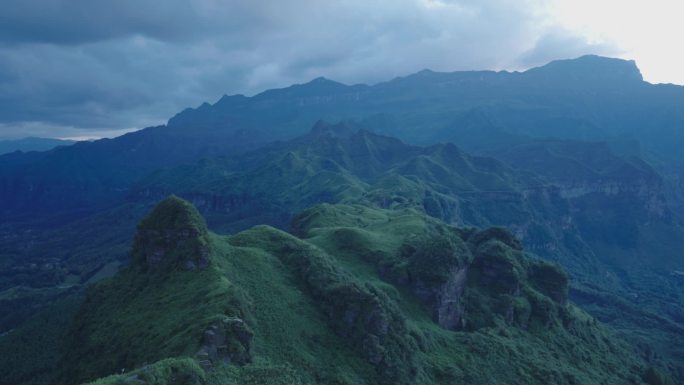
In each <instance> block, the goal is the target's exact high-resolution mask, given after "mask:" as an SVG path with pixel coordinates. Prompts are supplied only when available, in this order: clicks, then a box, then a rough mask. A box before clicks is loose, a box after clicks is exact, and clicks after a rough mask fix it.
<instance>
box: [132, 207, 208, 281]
mask: <svg viewBox="0 0 684 385" xmlns="http://www.w3.org/2000/svg"><path fill="white" fill-rule="evenodd" d="M208 232H209V231H208V229H207V224H206V223H205V221H204V218H202V216H201V215H200V213H199V212H198V211H197V209H196V208H195V207H194V206H193V205H192V204H191V203H190V202H188V201H185V200H183V199H180V198H178V197H176V196H175V195H171V196H169V197H168V198H166V199H164V200H163V201H161V202H160V203H159V204H158V205H157V206H156V207H155V208H154V209H153V210H152V212H150V214H148V215H147V217H145V218H144V219H143V220H142V221H141V222H140V224H139V225H138V232H137V234H136V236H135V242H134V245H133V258H134V261H136V262H137V263H138V264H139V265H142V267H146V268H147V269H158V268H161V267H164V266H166V267H182V268H183V269H186V270H194V269H196V268H197V267H199V268H205V267H206V266H207V265H208V264H209V260H208V257H209V247H208V239H207V236H208Z"/></svg>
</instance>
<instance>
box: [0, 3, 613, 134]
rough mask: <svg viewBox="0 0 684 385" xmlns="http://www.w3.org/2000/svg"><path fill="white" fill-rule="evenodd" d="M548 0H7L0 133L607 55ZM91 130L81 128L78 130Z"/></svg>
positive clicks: (109, 126)
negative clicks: (276, 90)
mask: <svg viewBox="0 0 684 385" xmlns="http://www.w3.org/2000/svg"><path fill="white" fill-rule="evenodd" d="M547 4H548V2H547V1H544V0H517V1H513V0H484V1H482V0H480V1H476V0H375V1H370V0H364V1H362V0H347V1H330V2H327V1H326V2H322V1H316V0H291V1H287V2H284V1H281V0H260V1H243V0H234V1H220V0H169V1H165V2H158V1H151V0H136V1H133V0H118V1H104V0H7V1H5V2H4V3H3V11H2V12H1V13H0V137H17V136H27V135H34V134H40V135H43V136H45V135H46V133H48V132H50V133H51V134H50V135H49V136H57V137H59V136H79V134H78V133H79V132H81V131H82V132H84V133H85V134H83V133H82V134H80V135H81V136H92V135H95V136H97V135H98V133H104V132H107V133H110V132H113V131H112V130H117V129H130V128H135V127H138V128H140V127H144V126H148V125H152V124H159V123H163V122H164V121H165V120H166V119H167V118H169V117H170V116H171V115H173V114H174V113H175V112H177V111H179V110H181V109H182V108H184V107H187V106H195V105H198V104H200V103H201V102H203V101H214V100H217V99H218V98H219V97H220V96H221V95H223V94H224V93H228V94H233V93H245V94H253V93H256V92H259V91H262V90H264V89H267V88H272V87H279V86H286V85H289V84H291V83H297V82H305V81H308V80H310V79H312V78H315V77H318V76H326V77H329V78H332V79H335V80H338V81H342V82H346V83H359V82H366V83H373V82H378V81H383V80H387V79H390V78H392V77H394V76H399V75H405V74H408V73H411V72H415V71H418V70H421V69H424V68H430V69H433V70H440V71H453V70H467V69H524V68H528V67H531V66H535V65H540V64H543V63H545V62H547V61H549V60H552V59H556V58H566V57H574V56H579V55H581V54H586V53H597V54H608V55H610V54H616V53H618V52H619V51H618V50H617V48H615V46H614V45H611V44H606V43H603V42H601V43H591V42H588V41H587V39H586V38H584V37H582V35H579V34H578V33H575V32H572V31H570V30H568V29H567V28H562V27H560V26H558V25H556V24H554V22H553V20H552V19H551V17H550V14H549V12H548V9H547ZM86 130H89V131H86Z"/></svg>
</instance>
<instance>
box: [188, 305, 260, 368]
mask: <svg viewBox="0 0 684 385" xmlns="http://www.w3.org/2000/svg"><path fill="white" fill-rule="evenodd" d="M253 336H254V333H253V332H252V330H251V329H250V328H249V326H247V324H246V323H245V322H244V321H243V320H242V319H240V318H237V317H225V318H223V319H221V320H219V321H216V322H214V323H213V324H211V326H209V328H207V330H206V331H205V332H204V336H203V338H202V346H201V347H200V350H199V351H198V352H197V360H198V361H199V363H200V365H201V366H202V367H203V368H204V369H211V368H212V367H213V366H214V365H215V364H217V363H220V362H226V363H233V364H236V365H244V364H247V363H250V362H252V354H251V346H252V337H253Z"/></svg>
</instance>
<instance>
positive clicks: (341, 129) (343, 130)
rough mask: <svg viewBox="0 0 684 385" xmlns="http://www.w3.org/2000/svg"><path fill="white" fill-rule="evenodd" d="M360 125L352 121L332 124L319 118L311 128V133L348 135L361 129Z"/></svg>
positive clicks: (316, 134) (318, 134)
mask: <svg viewBox="0 0 684 385" xmlns="http://www.w3.org/2000/svg"><path fill="white" fill-rule="evenodd" d="M359 128H360V127H359V126H358V125H357V124H355V123H353V122H350V121H341V122H339V123H337V124H331V123H328V122H326V121H324V120H319V121H317V122H316V124H314V126H313V127H312V128H311V135H314V136H321V135H328V136H333V137H348V136H351V135H353V134H355V133H356V132H358V131H359Z"/></svg>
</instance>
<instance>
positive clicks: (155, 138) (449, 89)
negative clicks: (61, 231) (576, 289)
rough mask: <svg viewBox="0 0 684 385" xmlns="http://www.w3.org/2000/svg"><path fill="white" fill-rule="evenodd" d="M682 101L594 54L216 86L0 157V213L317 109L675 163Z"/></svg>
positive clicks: (682, 94) (47, 202)
mask: <svg viewBox="0 0 684 385" xmlns="http://www.w3.org/2000/svg"><path fill="white" fill-rule="evenodd" d="M682 102H684V87H679V86H673V85H652V84H649V83H647V82H644V81H642V80H641V75H640V74H639V71H638V69H637V68H636V66H635V65H634V63H633V62H627V61H623V60H618V59H609V58H602V57H596V56H585V57H581V58H578V59H574V60H567V61H557V62H552V63H550V64H548V65H546V66H543V67H540V68H535V69H531V70H528V71H526V72H522V73H518V72H514V73H509V72H491V71H468V72H453V73H437V72H432V71H422V72H419V73H417V74H414V75H410V76H407V77H402V78H396V79H393V80H391V81H388V82H383V83H379V84H376V85H373V86H367V85H354V86H346V85H343V84H341V83H337V82H334V81H332V80H328V79H325V78H318V79H315V80H313V81H311V82H309V83H306V84H299V85H294V86H291V87H287V88H283V89H277V90H269V91H266V92H263V93H261V94H258V95H255V96H253V97H246V96H242V95H234V96H224V97H223V98H221V99H220V100H219V101H218V102H216V103H215V104H213V105H211V104H208V103H205V104H202V105H201V106H200V107H198V108H196V109H186V110H184V111H182V112H181V113H179V114H177V115H176V116H174V117H173V118H171V119H170V120H169V122H168V124H167V125H166V126H160V127H152V128H148V129H144V130H141V131H138V132H135V133H130V134H127V135H124V136H121V137H119V138H115V139H111V140H100V141H95V142H92V143H79V144H78V145H76V146H70V147H68V148H60V149H56V150H53V151H51V152H49V153H46V154H43V155H41V156H38V157H36V156H35V155H16V154H15V155H13V156H8V155H6V156H4V157H0V202H2V204H1V205H0V213H2V214H3V215H4V216H8V217H15V216H19V217H21V216H25V215H34V214H35V213H36V212H38V211H40V212H41V215H43V216H44V215H45V214H47V213H52V212H54V211H60V212H64V211H65V210H66V209H69V210H70V211H71V212H73V211H74V210H76V209H78V210H79V211H81V212H92V211H94V210H97V209H100V208H102V207H103V206H105V205H106V204H109V203H112V202H114V201H117V200H120V199H121V198H122V195H123V194H122V191H124V190H125V189H126V188H128V187H129V186H130V184H131V183H133V182H134V181H135V180H137V179H138V178H140V177H142V176H144V175H146V174H147V173H149V172H151V171H153V170H155V169H157V168H159V167H164V166H169V165H175V164H182V163H186V162H192V161H196V160H198V159H199V158H202V157H207V156H214V155H225V154H228V153H233V154H234V153H238V152H241V151H244V150H248V149H253V148H256V147H259V146H261V145H263V144H266V143H268V142H271V141H274V140H284V139H290V138H293V137H296V136H299V135H302V134H305V133H306V131H307V130H308V129H309V127H311V126H312V125H314V124H315V122H316V121H318V120H321V119H323V120H328V121H339V120H355V121H358V122H360V123H361V124H362V125H363V126H366V127H372V128H373V129H374V130H375V131H378V132H380V133H384V134H388V135H390V136H394V137H398V138H399V139H402V140H404V141H407V142H409V143H418V144H434V143H437V142H447V141H452V142H455V143H457V144H461V145H462V146H463V147H464V149H465V150H480V149H482V148H485V149H491V148H492V147H500V146H505V145H508V144H511V143H518V142H519V140H520V138H549V137H555V138H564V139H580V140H594V141H598V140H618V141H621V140H636V141H638V142H639V143H640V144H641V147H642V148H643V150H644V154H645V156H647V157H654V158H657V159H660V160H663V161H666V162H676V164H679V162H681V161H682V159H681V155H680V153H681V152H680V151H679V148H680V147H681V144H682V143H684V137H683V136H682V133H681V130H680V128H681V127H682V125H683V124H684V112H682V110H681V108H679V107H680V106H681V104H682ZM474 117H475V118H474ZM482 130H484V132H489V133H491V134H488V135H486V136H484V135H481V134H480V135H479V139H478V141H479V142H478V143H476V145H475V146H473V147H472V148H471V147H469V145H470V144H472V143H471V142H472V139H470V137H471V136H472V133H473V132H476V133H477V132H479V131H482ZM462 138H465V139H463V140H462ZM461 142H462V143H461ZM86 159H87V161H85V160H86ZM668 164H669V163H668ZM52 202H59V205H56V204H53V203H52ZM105 202H106V204H105Z"/></svg>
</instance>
